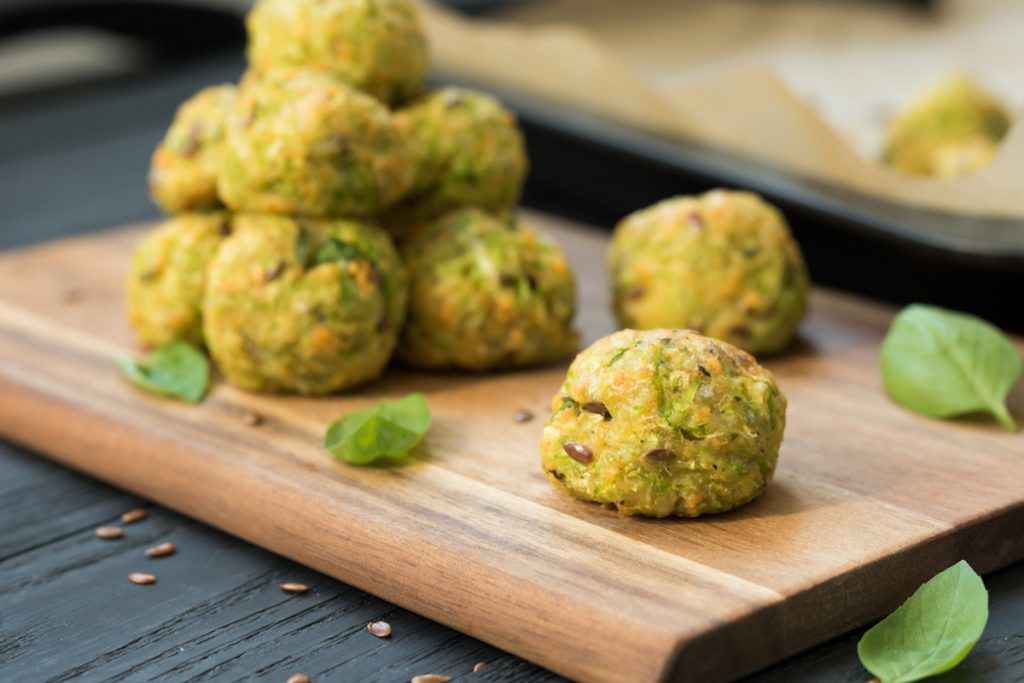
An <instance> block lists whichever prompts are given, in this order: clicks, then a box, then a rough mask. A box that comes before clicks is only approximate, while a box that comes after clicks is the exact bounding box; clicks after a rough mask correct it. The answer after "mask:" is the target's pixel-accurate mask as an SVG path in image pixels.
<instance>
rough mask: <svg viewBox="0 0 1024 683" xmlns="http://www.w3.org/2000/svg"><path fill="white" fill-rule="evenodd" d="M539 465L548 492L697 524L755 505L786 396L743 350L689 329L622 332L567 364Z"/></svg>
mask: <svg viewBox="0 0 1024 683" xmlns="http://www.w3.org/2000/svg"><path fill="white" fill-rule="evenodd" d="M551 409H552V411H553V414H552V415H551V418H550V419H549V420H548V423H547V425H545V427H544V434H543V437H542V438H541V446H540V448H541V464H542V466H543V468H544V473H545V474H546V475H547V477H548V479H549V480H550V481H551V483H552V484H554V485H555V486H556V487H558V488H562V489H564V490H565V491H567V492H568V493H569V494H571V495H573V496H575V497H577V498H581V499H583V500H589V501H594V502H597V503H603V504H605V505H608V506H610V507H614V508H616V509H618V511H619V512H621V513H622V514H626V515H646V516H650V517H667V516H670V515H675V516H679V517H697V516H699V515H703V514H708V513H713V512H725V511H726V510H731V509H733V508H735V507H737V506H739V505H743V504H744V503H746V502H748V501H750V500H752V499H754V498H756V497H757V496H758V495H760V493H761V492H762V491H763V490H764V488H765V487H766V486H767V485H768V483H769V482H770V481H771V479H772V475H773V474H774V472H775V465H776V462H777V461H778V456H779V444H780V443H781V442H782V433H783V430H784V429H785V426H786V397H785V396H783V394H782V392H781V391H779V388H778V387H777V386H776V384H775V380H774V378H773V377H772V374H771V373H770V372H768V371H767V370H765V369H764V368H763V367H761V366H760V365H758V364H757V362H756V361H755V360H754V359H753V358H752V357H751V356H750V355H749V354H747V353H745V352H744V351H741V350H740V349H737V348H736V347H734V346H732V345H730V344H727V343H725V342H721V341H718V340H716V339H710V338H708V337H702V336H700V335H699V334H696V333H695V332H691V331H689V330H648V331H645V332H639V331H636V330H622V331H621V332H616V333H615V334H612V335H610V336H608V337H605V338H603V339H600V340H598V341H597V342H595V343H594V344H593V345H592V346H591V347H590V348H588V349H586V350H584V351H583V352H582V353H580V354H579V355H578V356H577V357H576V360H575V361H573V363H572V365H571V366H570V367H569V372H568V375H566V378H565V383H564V384H563V385H562V388H561V389H560V390H559V392H558V393H557V394H556V395H555V397H554V399H553V400H552V402H551Z"/></svg>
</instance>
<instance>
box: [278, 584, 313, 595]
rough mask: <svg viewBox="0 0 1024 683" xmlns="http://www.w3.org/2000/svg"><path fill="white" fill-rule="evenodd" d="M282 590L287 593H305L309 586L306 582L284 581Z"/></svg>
mask: <svg viewBox="0 0 1024 683" xmlns="http://www.w3.org/2000/svg"><path fill="white" fill-rule="evenodd" d="M281 590H283V591H284V592H285V593H305V592H306V591H308V590H309V586H307V585H306V584H304V583H292V582H288V583H282V584H281Z"/></svg>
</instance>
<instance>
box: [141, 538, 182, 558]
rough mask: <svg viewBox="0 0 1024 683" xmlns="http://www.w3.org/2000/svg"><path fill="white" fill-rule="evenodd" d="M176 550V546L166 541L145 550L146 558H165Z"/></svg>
mask: <svg viewBox="0 0 1024 683" xmlns="http://www.w3.org/2000/svg"><path fill="white" fill-rule="evenodd" d="M177 550H178V546H176V545H174V544H173V543H171V542H170V541H168V542H166V543H161V544H160V545H155V546H153V547H152V548H150V549H149V550H147V551H146V557H167V556H168V555H173V554H174V553H175V552H176V551H177Z"/></svg>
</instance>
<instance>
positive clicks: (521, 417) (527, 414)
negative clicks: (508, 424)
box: [514, 408, 533, 423]
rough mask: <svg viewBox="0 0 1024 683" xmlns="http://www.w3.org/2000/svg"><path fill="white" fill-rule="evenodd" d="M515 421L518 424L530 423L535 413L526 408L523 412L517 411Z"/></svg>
mask: <svg viewBox="0 0 1024 683" xmlns="http://www.w3.org/2000/svg"><path fill="white" fill-rule="evenodd" d="M514 419H515V421H516V422H519V423H523V422H529V421H530V420H532V419H533V412H531V411H529V410H527V409H526V408H523V409H522V410H517V411H516V414H515V418H514Z"/></svg>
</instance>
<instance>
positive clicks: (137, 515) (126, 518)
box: [121, 508, 149, 524]
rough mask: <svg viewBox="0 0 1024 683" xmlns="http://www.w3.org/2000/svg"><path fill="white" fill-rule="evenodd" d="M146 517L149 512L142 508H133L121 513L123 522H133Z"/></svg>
mask: <svg viewBox="0 0 1024 683" xmlns="http://www.w3.org/2000/svg"><path fill="white" fill-rule="evenodd" d="M146 517H149V513H148V512H146V511H145V510H143V509H142V508H135V509H133V510H129V511H128V512H126V513H124V514H123V515H121V521H122V522H123V523H125V524H134V523H135V522H141V521H142V520H144V519H145V518H146Z"/></svg>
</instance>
